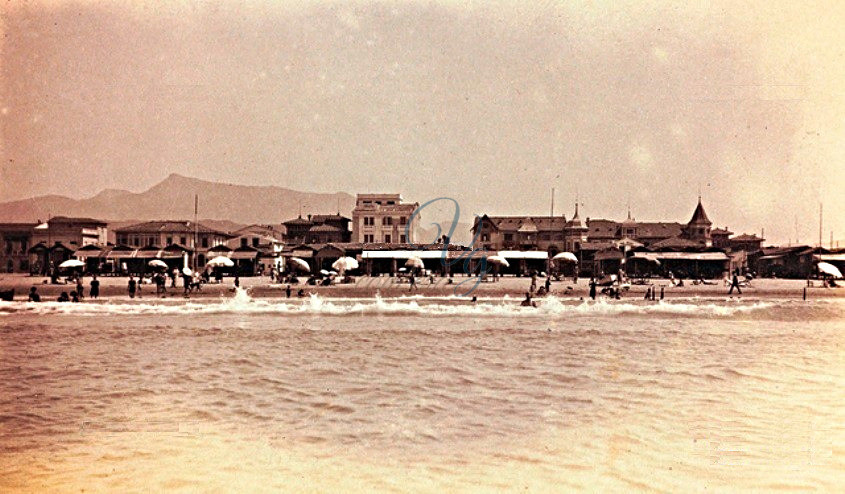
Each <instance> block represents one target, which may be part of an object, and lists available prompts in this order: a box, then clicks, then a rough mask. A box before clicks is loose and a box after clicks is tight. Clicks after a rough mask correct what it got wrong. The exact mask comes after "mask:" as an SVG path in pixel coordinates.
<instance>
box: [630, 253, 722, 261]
mask: <svg viewBox="0 0 845 494" xmlns="http://www.w3.org/2000/svg"><path fill="white" fill-rule="evenodd" d="M631 257H632V258H633V259H648V260H650V261H654V260H661V259H674V260H684V261H727V260H729V259H730V258H729V257H728V255H727V254H725V253H724V252H635V253H634V255H633V256H631Z"/></svg>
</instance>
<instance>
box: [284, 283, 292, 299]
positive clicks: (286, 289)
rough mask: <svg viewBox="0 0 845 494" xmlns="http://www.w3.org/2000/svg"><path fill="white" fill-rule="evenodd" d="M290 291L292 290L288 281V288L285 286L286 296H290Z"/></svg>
mask: <svg viewBox="0 0 845 494" xmlns="http://www.w3.org/2000/svg"><path fill="white" fill-rule="evenodd" d="M290 292H291V289H290V283H288V286H287V288H285V297H287V298H290Z"/></svg>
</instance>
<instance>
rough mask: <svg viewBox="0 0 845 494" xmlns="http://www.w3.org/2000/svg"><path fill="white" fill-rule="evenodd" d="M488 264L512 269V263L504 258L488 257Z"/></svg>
mask: <svg viewBox="0 0 845 494" xmlns="http://www.w3.org/2000/svg"><path fill="white" fill-rule="evenodd" d="M487 262H489V263H491V264H498V265H499V266H504V267H506V268H507V267H510V263H509V262H508V260H507V259H505V258H504V257H502V256H488V257H487Z"/></svg>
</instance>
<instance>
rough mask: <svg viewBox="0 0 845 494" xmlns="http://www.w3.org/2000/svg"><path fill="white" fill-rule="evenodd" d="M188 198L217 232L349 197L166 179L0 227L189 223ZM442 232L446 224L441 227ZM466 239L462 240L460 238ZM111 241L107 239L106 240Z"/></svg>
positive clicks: (23, 209)
mask: <svg viewBox="0 0 845 494" xmlns="http://www.w3.org/2000/svg"><path fill="white" fill-rule="evenodd" d="M194 195H196V196H197V197H198V198H199V207H198V210H199V211H198V214H199V218H200V222H201V223H203V224H204V225H206V226H208V227H210V228H215V229H217V230H222V231H234V230H237V229H238V228H241V227H242V226H245V225H249V224H253V223H261V224H273V225H278V224H279V223H281V222H283V221H287V220H289V219H293V218H296V217H297V216H298V215H299V214H300V212H301V213H302V215H303V216H305V215H306V214H331V213H338V212H340V214H342V215H344V216H351V214H352V209H353V208H354V207H355V197H353V196H352V195H350V194H347V193H345V192H336V193H334V194H322V193H315V192H301V191H298V190H293V189H288V188H285V187H278V186H252V185H233V184H227V183H219V182H211V181H208V180H202V179H198V178H192V177H185V176H183V175H178V174H175V173H173V174H171V175H169V176H168V177H167V178H165V179H164V180H162V181H161V182H159V183H158V184H156V185H154V186H152V187H150V188H149V189H147V190H145V191H143V192H138V193H135V192H129V191H126V190H117V189H106V190H103V191H102V192H100V193H99V194H97V195H95V196H93V197H89V198H86V199H73V198H70V197H66V196H60V195H44V196H38V197H32V198H29V199H22V200H17V201H9V202H3V203H0V221H9V222H12V221H31V222H35V221H39V220H40V221H44V220H46V219H47V218H49V217H50V216H83V217H90V218H97V219H101V220H103V221H106V222H108V223H109V230H110V232H113V231H114V229H115V228H119V227H121V226H126V225H129V224H132V223H137V222H141V221H150V220H166V219H172V220H181V219H187V220H190V219H192V218H193V217H194ZM443 227H444V228H448V223H447V224H445V225H443ZM468 230H469V225H468V224H464V223H459V224H458V227H457V229H456V232H455V236H454V237H455V238H454V241H456V242H462V241H468V240H469V238H468V237H469V233H468ZM112 235H113V234H112ZM433 235H434V229H431V231H429V229H426V228H424V227H422V226H421V227H419V229H418V239H420V241H426V242H427V241H429V239H431V238H433ZM465 237H467V238H465ZM111 240H112V241H113V240H114V239H113V238H112V239H111Z"/></svg>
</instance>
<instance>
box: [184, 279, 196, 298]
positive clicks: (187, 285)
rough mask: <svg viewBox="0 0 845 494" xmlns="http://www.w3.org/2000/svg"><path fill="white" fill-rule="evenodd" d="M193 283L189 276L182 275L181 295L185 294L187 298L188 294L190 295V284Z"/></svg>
mask: <svg viewBox="0 0 845 494" xmlns="http://www.w3.org/2000/svg"><path fill="white" fill-rule="evenodd" d="M193 282H194V279H193V278H192V277H191V276H190V275H187V274H183V275H182V286H183V290H184V292H183V293H184V294H185V296H187V295H188V294H189V293H191V283H193Z"/></svg>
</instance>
